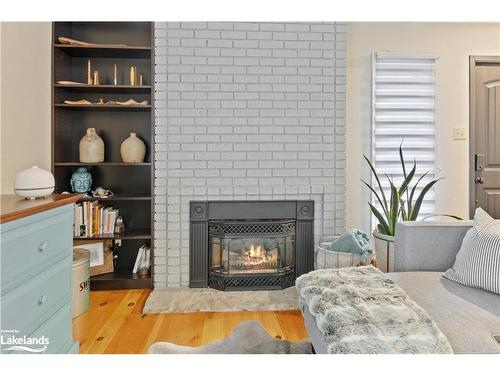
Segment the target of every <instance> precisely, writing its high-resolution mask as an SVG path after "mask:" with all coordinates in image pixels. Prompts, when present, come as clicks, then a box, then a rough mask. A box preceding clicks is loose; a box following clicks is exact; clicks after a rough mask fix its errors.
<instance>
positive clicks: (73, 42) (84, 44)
mask: <svg viewBox="0 0 500 375" xmlns="http://www.w3.org/2000/svg"><path fill="white" fill-rule="evenodd" d="M57 39H58V40H59V43H61V44H69V45H71V46H79V47H127V45H126V44H106V43H90V42H84V41H82V40H78V39H71V38H66V37H64V36H61V37H59V38H57Z"/></svg>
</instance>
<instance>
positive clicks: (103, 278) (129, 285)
mask: <svg viewBox="0 0 500 375" xmlns="http://www.w3.org/2000/svg"><path fill="white" fill-rule="evenodd" d="M124 285H125V286H126V288H125V289H151V288H152V287H153V279H152V278H151V277H145V278H142V279H141V278H139V277H137V275H134V274H133V273H132V268H121V269H118V270H116V271H115V272H112V273H105V274H103V275H98V276H92V277H91V278H90V287H91V289H92V290H107V289H110V288H112V289H123V286H124Z"/></svg>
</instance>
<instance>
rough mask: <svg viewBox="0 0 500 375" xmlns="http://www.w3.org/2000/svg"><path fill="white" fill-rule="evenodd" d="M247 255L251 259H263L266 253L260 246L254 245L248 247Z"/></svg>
mask: <svg viewBox="0 0 500 375" xmlns="http://www.w3.org/2000/svg"><path fill="white" fill-rule="evenodd" d="M248 255H249V256H250V257H251V258H265V257H266V252H265V251H264V249H263V248H262V246H261V245H257V246H255V245H254V244H252V245H251V246H250V249H249V250H248Z"/></svg>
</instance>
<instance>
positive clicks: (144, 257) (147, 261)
mask: <svg viewBox="0 0 500 375" xmlns="http://www.w3.org/2000/svg"><path fill="white" fill-rule="evenodd" d="M150 267H151V248H150V247H149V246H147V245H146V244H144V245H142V246H141V247H140V248H139V251H137V257H136V258H135V263H134V268H133V270H132V273H137V271H138V270H139V268H144V269H148V270H149V268H150Z"/></svg>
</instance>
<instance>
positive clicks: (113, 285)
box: [52, 22, 154, 290]
mask: <svg viewBox="0 0 500 375" xmlns="http://www.w3.org/2000/svg"><path fill="white" fill-rule="evenodd" d="M52 30H53V39H52V40H53V49H52V53H53V60H52V61H53V73H52V80H53V81H52V82H53V88H52V104H53V107H52V126H53V130H52V172H53V174H54V177H55V182H56V188H55V191H56V192H58V193H59V192H62V191H70V189H71V187H70V184H69V180H70V178H71V175H72V174H73V173H74V172H75V171H76V170H77V169H78V168H79V167H86V168H87V169H88V170H89V172H90V173H91V174H92V179H93V182H92V189H95V188H96V187H98V186H103V187H105V188H106V189H110V190H112V191H113V192H114V195H113V196H111V197H108V198H100V197H97V198H88V197H87V198H83V199H85V200H99V201H101V202H102V201H104V200H105V201H106V203H105V204H106V205H109V206H113V207H115V208H117V209H118V210H119V211H120V214H121V215H122V216H123V220H124V223H125V228H126V229H125V231H124V232H123V233H117V234H115V233H113V234H108V235H106V236H102V237H103V238H91V239H87V241H89V240H109V241H110V242H112V245H113V252H114V256H116V257H117V258H116V259H115V268H114V270H113V272H109V273H106V274H101V275H98V276H92V277H91V289H93V290H99V289H129V288H130V289H132V288H152V286H153V277H152V276H151V277H148V278H145V279H138V278H137V277H136V276H134V275H132V268H133V265H134V262H135V258H136V256H137V250H138V249H139V248H140V247H141V246H142V245H143V244H147V245H150V246H151V247H152V249H153V250H154V243H153V242H154V241H153V226H154V220H153V207H154V197H153V188H154V183H153V166H154V108H153V106H152V105H151V103H153V102H154V87H153V86H152V85H149V86H139V85H138V76H137V71H139V70H140V71H141V74H142V75H143V76H144V77H143V80H144V82H153V81H154V80H153V79H152V78H151V77H152V74H154V46H153V41H154V29H153V23H151V22H54V23H53V28H52ZM59 37H65V38H66V39H68V40H65V39H61V40H59ZM69 39H71V40H69ZM89 41H91V42H92V43H89ZM109 42H116V43H119V44H108V43H109ZM61 43H63V44H61ZM94 59H98V60H95V61H94ZM97 61H98V64H97ZM115 65H116V68H115ZM118 66H121V67H134V79H135V84H134V86H132V85H128V82H127V84H123V82H118V80H119V77H118V73H119V72H118ZM85 68H87V76H85V73H86V72H85ZM97 69H98V70H99V83H100V84H97V83H96V82H94V80H93V79H92V73H93V72H94V71H95V70H97ZM89 72H90V81H92V82H90V83H89V80H88V78H89ZM115 72H116V74H115ZM115 76H116V84H115ZM126 80H127V81H128V79H126ZM61 82H67V83H66V84H65V83H61ZM79 82H87V83H86V84H81V83H79ZM106 83H109V84H106ZM119 83H120V84H119ZM129 98H133V100H134V101H135V102H136V103H138V104H133V103H131V104H129V105H123V104H117V103H116V102H117V101H119V102H127V99H129ZM101 99H102V100H101ZM80 100H86V101H88V102H89V103H90V104H68V102H66V101H69V103H74V102H79V101H80ZM144 102H146V103H148V104H147V105H143V103H144ZM91 126H92V127H96V128H98V129H99V134H100V136H101V137H102V139H103V141H104V143H105V146H106V147H105V150H104V152H105V154H104V160H105V161H104V162H102V163H88V162H80V161H79V142H80V139H81V137H82V135H83V134H84V133H85V131H86V129H87V127H91ZM130 133H137V136H138V137H139V138H140V139H141V140H142V141H143V142H144V143H145V144H146V150H147V152H146V155H145V158H144V162H142V163H135V164H132V163H130V164H127V163H124V162H123V161H122V159H121V155H120V145H121V143H122V141H123V140H124V139H125V138H127V137H128V136H129V134H130ZM152 259H154V256H152ZM153 267H154V265H153ZM152 274H153V275H154V271H153V272H152Z"/></svg>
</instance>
